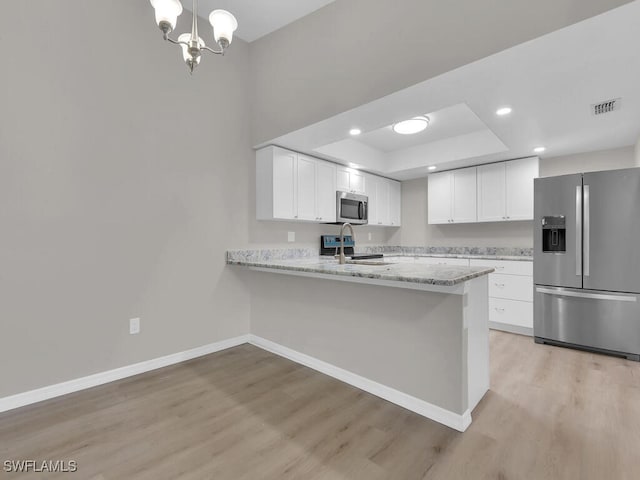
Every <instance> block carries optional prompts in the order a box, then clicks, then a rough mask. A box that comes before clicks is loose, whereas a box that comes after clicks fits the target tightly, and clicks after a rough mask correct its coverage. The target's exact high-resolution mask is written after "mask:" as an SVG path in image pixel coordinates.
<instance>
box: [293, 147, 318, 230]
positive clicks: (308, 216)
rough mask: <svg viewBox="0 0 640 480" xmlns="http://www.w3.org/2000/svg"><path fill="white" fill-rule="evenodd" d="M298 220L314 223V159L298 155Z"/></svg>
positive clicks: (315, 217)
mask: <svg viewBox="0 0 640 480" xmlns="http://www.w3.org/2000/svg"><path fill="white" fill-rule="evenodd" d="M297 190H298V212H297V216H296V217H295V218H297V219H298V220H308V221H315V220H317V219H318V215H317V214H316V162H315V160H314V159H312V158H309V157H305V156H303V155H298V174H297Z"/></svg>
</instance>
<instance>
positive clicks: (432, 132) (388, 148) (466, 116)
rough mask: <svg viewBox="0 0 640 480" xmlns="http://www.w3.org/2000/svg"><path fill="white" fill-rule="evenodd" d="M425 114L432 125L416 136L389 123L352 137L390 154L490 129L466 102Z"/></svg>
mask: <svg viewBox="0 0 640 480" xmlns="http://www.w3.org/2000/svg"><path fill="white" fill-rule="evenodd" d="M423 115H427V116H428V117H429V128H427V129H426V130H424V131H422V132H420V133H417V134H415V135H398V134H397V133H395V132H394V131H393V129H392V125H386V126H384V127H382V128H379V129H377V130H371V131H369V132H365V133H363V134H362V135H359V136H357V137H353V139H354V140H355V141H357V142H360V143H364V144H365V145H369V146H370V147H372V148H376V149H378V150H380V151H382V152H386V153H389V152H393V151H395V150H401V149H403V148H409V147H413V146H416V145H421V144H423V143H429V142H436V141H438V140H442V139H444V138H449V137H456V136H459V135H465V134H467V133H472V132H476V131H478V130H484V129H486V128H487V126H486V125H485V124H484V122H483V121H482V120H480V119H479V118H478V116H477V115H476V114H475V113H473V111H472V110H471V109H470V108H469V107H468V106H466V105H465V104H464V103H460V104H458V105H453V106H451V107H447V108H443V109H442V110H438V111H437V112H423Z"/></svg>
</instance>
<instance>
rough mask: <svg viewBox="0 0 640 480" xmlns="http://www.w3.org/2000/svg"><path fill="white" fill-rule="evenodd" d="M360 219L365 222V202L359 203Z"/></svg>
mask: <svg viewBox="0 0 640 480" xmlns="http://www.w3.org/2000/svg"><path fill="white" fill-rule="evenodd" d="M358 219H359V220H364V202H359V203H358Z"/></svg>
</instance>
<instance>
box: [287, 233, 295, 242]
mask: <svg viewBox="0 0 640 480" xmlns="http://www.w3.org/2000/svg"><path fill="white" fill-rule="evenodd" d="M287 240H288V241H289V242H295V241H296V232H287Z"/></svg>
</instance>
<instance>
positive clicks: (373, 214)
mask: <svg viewBox="0 0 640 480" xmlns="http://www.w3.org/2000/svg"><path fill="white" fill-rule="evenodd" d="M376 178H377V177H374V176H373V175H366V176H365V185H364V186H365V191H364V194H365V195H366V196H367V197H368V199H369V203H368V204H367V208H368V209H369V211H368V214H369V225H377V224H378V196H377V186H378V185H377V182H376Z"/></svg>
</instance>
